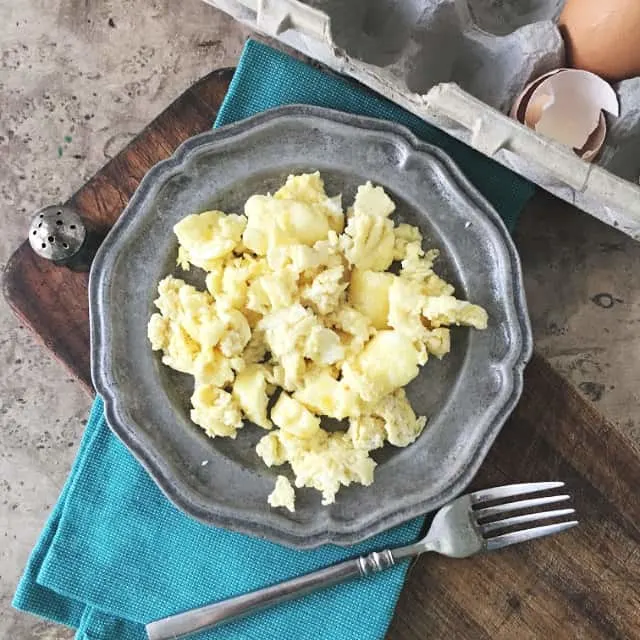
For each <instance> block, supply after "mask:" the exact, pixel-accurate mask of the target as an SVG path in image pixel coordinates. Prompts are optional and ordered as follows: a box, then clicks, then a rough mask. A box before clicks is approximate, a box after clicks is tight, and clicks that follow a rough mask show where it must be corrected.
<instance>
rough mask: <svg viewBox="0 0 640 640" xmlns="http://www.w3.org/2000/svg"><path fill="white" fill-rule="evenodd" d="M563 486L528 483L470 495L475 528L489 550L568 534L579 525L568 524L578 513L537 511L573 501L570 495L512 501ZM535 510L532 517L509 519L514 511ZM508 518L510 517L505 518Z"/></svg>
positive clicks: (573, 521) (572, 522)
mask: <svg viewBox="0 0 640 640" xmlns="http://www.w3.org/2000/svg"><path fill="white" fill-rule="evenodd" d="M563 486H564V482H528V483H522V484H511V485H506V486H503V487H496V488H494V489H486V490H483V491H476V492H475V493H472V494H470V498H471V504H472V505H473V515H474V518H475V522H476V525H477V526H478V529H479V530H480V533H481V534H482V537H483V538H484V539H485V542H486V548H487V550H493V549H501V548H502V547H506V546H509V545H511V544H516V543H518V542H525V541H527V540H533V539H534V538H541V537H543V536H548V535H551V534H553V533H559V532H560V531H565V530H566V529H570V528H571V527H575V525H577V524H578V521H577V520H568V519H567V517H568V516H570V515H572V514H574V513H575V509H572V508H566V509H550V510H547V511H544V510H539V509H538V507H544V506H545V505H551V504H554V503H557V502H565V501H566V500H570V499H571V496H569V495H568V494H566V493H564V494H557V493H556V494H551V495H546V496H541V497H537V498H525V499H519V500H510V498H514V497H518V496H526V495H528V494H533V493H540V492H542V491H547V492H548V491H551V490H554V489H559V488H561V487H563ZM499 500H503V501H504V502H502V503H500V504H492V505H491V506H483V505H486V504H487V503H493V502H496V501H499ZM532 509H536V510H535V511H533V512H531V513H524V514H521V515H507V514H511V512H514V511H525V510H532ZM505 515H507V517H503V516H505ZM550 519H556V520H561V521H559V522H555V523H553V524H541V525H540V526H536V527H530V528H526V529H522V528H520V525H523V524H529V523H535V522H540V521H544V520H550ZM512 528H517V530H515V531H511V532H509V533H503V534H501V535H492V534H494V532H497V531H501V530H505V529H512Z"/></svg>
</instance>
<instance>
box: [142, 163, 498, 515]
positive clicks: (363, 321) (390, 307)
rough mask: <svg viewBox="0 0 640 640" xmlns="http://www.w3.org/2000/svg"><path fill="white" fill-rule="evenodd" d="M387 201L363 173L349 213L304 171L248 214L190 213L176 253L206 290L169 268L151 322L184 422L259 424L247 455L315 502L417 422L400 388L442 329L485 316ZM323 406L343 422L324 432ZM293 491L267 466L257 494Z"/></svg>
mask: <svg viewBox="0 0 640 640" xmlns="http://www.w3.org/2000/svg"><path fill="white" fill-rule="evenodd" d="M394 210H395V204H394V203H393V201H392V200H391V198H390V197H389V196H388V195H387V194H386V193H385V191H384V190H383V189H382V188H381V187H379V186H374V185H372V184H371V183H370V182H367V183H366V184H364V185H362V186H360V187H359V188H358V191H357V195H356V197H355V200H354V202H353V205H352V207H350V208H348V209H347V211H346V214H345V212H344V211H343V208H342V203H341V197H340V196H334V197H329V196H327V194H326V193H325V188H324V183H323V180H322V178H321V177H320V174H319V173H313V174H303V175H296V176H293V175H292V176H289V178H288V179H287V181H286V183H285V184H284V186H282V187H281V188H280V189H279V190H278V191H277V192H276V193H274V194H273V195H271V194H267V195H253V196H251V197H250V198H249V199H248V200H247V202H246V204H245V206H244V215H238V214H235V213H223V212H222V211H205V212H204V213H200V214H193V215H189V216H187V217H186V218H184V219H183V220H181V221H180V222H178V224H176V226H175V228H174V231H175V234H176V236H177V238H178V243H179V250H178V265H179V267H181V268H182V269H183V270H189V269H190V268H191V266H194V267H198V268H200V269H203V270H204V271H205V272H206V289H207V290H206V291H200V290H198V289H196V288H195V287H193V286H191V285H189V284H186V283H185V282H184V281H183V280H181V279H179V278H176V277H174V276H171V275H169V276H167V277H166V278H164V279H163V280H162V281H161V282H160V284H159V286H158V298H157V300H156V301H155V306H156V307H157V309H158V313H154V314H153V315H152V316H151V319H150V320H149V326H148V336H149V340H150V342H151V346H152V348H153V349H154V350H158V351H161V352H162V362H163V363H164V364H165V365H167V366H168V367H171V368H173V369H175V370H177V371H181V372H184V373H187V374H190V375H192V376H193V378H194V392H193V396H192V398H191V404H192V409H191V419H192V420H193V422H195V423H196V424H197V425H199V426H200V427H201V428H202V429H203V430H204V431H205V433H206V434H207V435H208V436H210V437H212V438H214V437H228V438H235V437H236V435H237V433H238V431H239V430H240V429H242V428H243V426H244V425H245V424H246V422H247V421H249V422H252V423H254V424H255V425H258V426H259V427H261V428H263V429H265V430H267V431H268V433H266V434H265V435H264V436H263V438H262V439H261V440H260V442H259V443H258V445H257V447H256V451H257V454H258V455H259V456H260V457H261V458H262V460H263V461H264V463H265V464H266V465H267V466H269V467H272V466H281V465H284V464H289V465H290V467H291V470H292V472H293V477H294V478H295V486H296V487H298V488H300V487H313V488H314V489H316V490H318V491H319V492H320V493H321V494H322V504H325V505H327V504H330V503H332V502H334V501H335V496H336V494H337V492H338V490H339V489H340V487H341V486H347V485H349V484H351V483H352V482H356V483H360V484H363V485H370V484H371V483H372V482H373V477H374V469H375V467H376V462H375V461H374V460H373V458H372V457H371V455H370V453H371V452H372V451H374V450H376V449H379V448H380V447H382V446H384V445H385V443H387V442H388V443H389V444H391V445H393V446H396V447H406V446H408V445H410V444H411V443H412V442H414V441H415V439H416V438H417V437H418V436H419V435H420V433H421V432H422V430H423V429H424V427H425V423H426V418H425V417H418V416H416V414H415V413H414V411H413V409H412V408H411V405H410V404H409V401H408V400H407V396H406V394H405V392H404V386H405V385H406V384H407V383H409V382H410V381H411V380H413V379H414V378H415V377H416V376H417V375H418V371H419V368H420V366H422V365H424V364H425V363H426V362H427V360H428V359H429V357H430V356H434V357H436V358H442V357H443V356H445V355H446V354H447V353H448V352H449V350H450V333H449V328H448V327H449V326H450V325H466V326H470V327H474V328H475V329H485V328H486V326H487V313H486V312H485V310H484V309H482V308H481V307H479V306H477V305H474V304H471V303H470V302H466V301H463V300H458V299H457V298H456V297H454V289H453V287H452V286H451V285H450V284H448V283H447V282H445V281H444V280H443V279H442V278H440V277H439V276H438V275H437V274H436V273H435V272H434V270H433V265H434V261H435V260H436V258H437V257H438V251H437V250H430V251H427V252H425V251H424V250H423V248H422V236H421V234H420V231H419V229H418V228H417V227H413V226H410V225H407V224H400V225H396V224H395V223H394V221H393V220H392V219H391V217H390V215H391V214H392V213H393V211H394ZM393 263H399V270H396V271H397V273H391V272H389V271H388V269H389V267H390V266H391V265H392V264H393ZM322 416H328V417H330V418H335V419H337V420H346V421H347V423H348V428H345V429H344V430H342V431H332V432H330V431H328V430H326V429H323V427H322V422H321V417H322ZM294 499H295V493H294V488H293V487H292V486H291V484H290V483H289V480H287V478H286V477H285V476H283V475H280V476H278V479H277V482H276V485H275V489H274V491H273V493H272V494H271V495H270V496H269V497H268V501H269V504H271V505H272V506H274V507H286V508H287V509H289V510H291V511H293V510H294V504H295V502H294Z"/></svg>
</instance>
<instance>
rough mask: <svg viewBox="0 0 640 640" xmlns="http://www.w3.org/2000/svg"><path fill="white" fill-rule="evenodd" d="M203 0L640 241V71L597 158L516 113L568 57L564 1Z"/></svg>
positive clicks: (627, 84)
mask: <svg viewBox="0 0 640 640" xmlns="http://www.w3.org/2000/svg"><path fill="white" fill-rule="evenodd" d="M205 1H206V2H208V3H209V4H212V5H214V6H216V7H218V8H219V9H222V10H223V11H225V12H227V13H229V14H230V15H232V16H233V17H234V18H235V19H236V20H238V21H240V22H242V23H243V24H246V25H249V26H251V27H252V28H254V29H255V30H257V31H259V32H262V33H263V34H265V35H267V36H271V37H274V38H277V39H278V40H280V41H281V42H282V43H284V44H286V45H288V46H290V47H293V48H294V49H297V50H298V51H300V52H301V53H303V54H305V55H307V56H308V57H310V58H313V59H315V60H318V61H319V62H322V63H323V64H325V65H327V66H328V67H330V68H332V69H334V70H336V71H338V72H340V73H343V74H346V75H349V76H352V77H353V78H356V79H357V80H359V81H360V82H362V83H363V84H365V85H367V86H368V87H370V88H371V89H373V90H375V91H377V92H378V93H380V94H382V95H384V96H386V97H387V98H389V99H391V100H392V101H394V102H396V103H397V104H399V105H401V106H402V107H404V108H405V109H407V110H408V111H410V112H412V113H414V114H415V115H417V116H419V117H420V118H422V119H424V120H426V121H427V122H429V123H431V124H434V125H436V126H438V127H439V128H441V129H443V130H444V131H446V132H447V133H449V134H450V135H452V136H453V137H455V138H457V139H459V140H461V141H462V142H464V143H466V144H468V145H470V146H471V147H473V148H474V149H477V150H478V151H480V152H482V153H484V154H485V155H487V156H489V157H491V158H493V159H494V160H496V161H498V162H500V163H501V164H503V165H505V166H507V167H509V168H510V169H512V170H513V171H515V172H517V173H519V174H521V175H523V176H525V177H526V178H528V179H529V180H531V181H532V182H535V183H536V184H538V185H539V186H540V187H542V188H543V189H546V190H547V191H550V192H551V193H553V194H555V195H556V196H558V197H560V198H562V199H563V200H566V201H567V202H569V203H571V204H573V205H575V206H577V207H578V208H580V209H582V210H583V211H586V212H588V213H590V214H591V215H593V216H594V217H596V218H598V219H600V220H602V221H603V222H605V223H606V224H609V225H611V226H613V227H616V228H618V229H620V230H621V231H623V232H625V233H627V234H628V235H630V236H631V237H633V238H635V239H640V186H639V185H638V178H639V176H640V107H638V105H640V78H634V79H631V80H626V81H624V82H621V83H620V84H619V85H617V86H616V87H615V89H616V91H617V93H618V97H619V101H620V116H619V117H618V118H614V119H609V120H608V123H609V131H608V135H607V139H606V142H605V146H604V148H603V150H602V152H601V154H600V156H599V159H598V160H597V162H596V163H595V164H589V163H587V162H585V161H583V160H581V159H580V158H578V156H577V155H576V154H575V153H574V152H573V151H572V150H571V149H568V148H567V147H564V146H562V145H561V144H559V143H556V142H554V141H552V140H550V139H547V138H544V137H542V136H541V135H539V134H537V133H536V132H535V131H533V130H531V129H528V128H527V127H525V126H524V125H521V124H519V123H518V122H516V121H515V120H513V119H512V118H510V117H509V116H508V115H507V114H508V111H509V108H510V106H511V104H512V102H513V101H514V99H515V98H516V96H517V94H518V93H519V91H520V90H521V89H522V88H524V86H525V85H526V84H527V82H528V81H529V80H531V79H534V78H535V77H537V76H539V75H541V74H542V73H545V72H546V71H549V70H551V69H554V68H557V67H560V66H562V65H563V62H564V48H563V42H562V37H561V35H560V32H559V30H558V28H557V26H556V19H557V17H558V15H559V13H560V11H561V10H562V6H563V5H564V0H306V1H302V0H205Z"/></svg>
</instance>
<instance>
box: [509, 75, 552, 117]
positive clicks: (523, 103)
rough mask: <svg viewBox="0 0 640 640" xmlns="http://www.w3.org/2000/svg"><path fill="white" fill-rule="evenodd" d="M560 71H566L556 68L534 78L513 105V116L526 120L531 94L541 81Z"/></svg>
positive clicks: (511, 114)
mask: <svg viewBox="0 0 640 640" xmlns="http://www.w3.org/2000/svg"><path fill="white" fill-rule="evenodd" d="M560 71H564V69H554V70H553V71H548V72H547V73H543V74H542V75H541V76H540V77H539V78H536V79H535V80H532V81H531V82H530V83H529V84H528V85H527V86H526V87H525V88H524V89H523V90H522V91H521V92H520V95H519V96H518V97H517V98H516V100H515V102H514V103H513V106H512V107H511V111H510V112H509V115H510V116H511V117H512V118H515V119H516V120H517V121H518V122H524V114H525V111H526V109H527V103H528V102H529V98H530V97H531V94H532V93H533V92H534V91H535V90H536V89H537V88H538V85H539V84H540V83H542V82H544V81H545V80H546V79H547V78H549V77H550V76H553V75H555V74H556V73H559V72H560Z"/></svg>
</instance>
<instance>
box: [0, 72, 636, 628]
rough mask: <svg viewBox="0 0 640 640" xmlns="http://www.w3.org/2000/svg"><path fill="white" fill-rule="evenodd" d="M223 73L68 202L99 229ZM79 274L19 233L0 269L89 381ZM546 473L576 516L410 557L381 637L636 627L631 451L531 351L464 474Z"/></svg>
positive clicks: (191, 127)
mask: <svg viewBox="0 0 640 640" xmlns="http://www.w3.org/2000/svg"><path fill="white" fill-rule="evenodd" d="M232 75H233V70H232V69H221V70H218V71H214V72H213V73H211V74H210V75H209V76H207V77H206V78H204V79H203V80H201V81H200V82H199V83H197V84H196V85H195V86H193V87H192V88H191V89H189V90H188V91H187V92H186V93H185V94H183V95H182V96H181V97H180V98H178V100H176V101H175V102H174V103H173V104H172V105H171V106H170V107H169V108H168V109H167V110H166V111H165V112H164V113H162V114H161V115H160V116H159V117H158V118H156V120H154V121H153V122H152V123H151V124H150V125H149V126H148V127H147V128H146V129H145V130H144V131H143V132H142V133H141V134H140V135H139V136H138V137H137V138H136V139H135V140H134V141H133V142H132V143H131V144H130V145H129V146H128V147H127V148H126V149H124V150H123V151H122V152H121V153H120V154H118V156H117V157H115V158H114V159H113V160H111V161H110V162H109V163H108V164H107V165H106V166H105V167H104V168H103V169H102V170H101V171H100V172H99V173H98V174H97V175H96V176H95V177H93V178H92V179H91V180H90V181H89V182H88V183H87V184H86V185H85V186H84V187H82V189H80V190H79V191H78V192H77V193H76V194H75V195H74V196H73V197H72V198H71V199H70V201H69V204H70V205H71V206H73V207H75V208H76V209H77V210H78V212H79V213H80V214H81V215H82V216H83V217H85V219H86V220H87V221H90V222H91V224H92V225H93V226H95V227H97V228H98V229H102V230H104V231H106V230H107V229H108V228H109V227H110V226H111V225H112V224H113V223H114V221H115V220H116V219H117V217H118V216H119V215H120V213H121V212H122V210H123V209H124V207H125V205H126V204H127V201H128V200H129V198H130V197H131V195H132V193H133V192H134V190H135V189H136V187H137V185H138V183H139V182H140V180H141V178H142V177H143V176H144V174H145V173H146V172H147V171H148V169H150V168H151V167H152V166H153V165H154V164H155V163H156V162H158V161H159V160H162V159H163V158H166V157H167V156H169V155H170V154H171V153H172V151H173V150H174V149H175V148H176V147H177V146H178V145H179V144H180V143H181V142H182V141H183V140H185V139H186V138H188V137H190V136H192V135H194V134H196V133H200V132H201V131H204V130H206V129H208V128H210V127H211V124H212V122H213V121H214V119H215V116H216V113H217V111H218V108H219V106H220V104H221V102H222V100H223V98H224V95H225V93H226V91H227V87H228V85H229V81H230V79H231V77H232ZM87 282H88V276H87V274H86V273H75V272H73V271H70V270H69V269H67V268H64V267H57V266H55V265H53V264H52V263H50V262H47V261H45V260H42V259H40V258H38V257H37V256H36V255H35V254H34V253H33V251H32V250H31V248H30V247H29V245H28V243H26V242H25V244H24V245H22V246H21V247H20V248H19V249H18V250H17V251H16V253H15V254H14V255H13V257H12V258H11V260H10V262H9V264H8V265H7V268H6V272H5V274H4V288H5V295H6V296H7V298H8V301H9V303H10V304H11V306H12V307H13V309H14V310H15V311H16V313H17V314H18V315H19V316H20V317H21V318H22V319H23V321H24V322H25V323H26V324H27V325H29V326H30V327H31V328H32V329H33V330H34V331H35V332H36V333H37V334H38V335H39V336H40V337H41V338H42V340H43V341H44V343H45V345H46V346H47V347H48V348H49V349H51V350H52V351H53V352H54V353H55V355H56V356H57V357H58V358H60V359H61V360H62V361H63V362H64V363H65V364H66V365H67V367H69V368H70V369H71V371H72V372H73V374H74V375H75V376H76V377H77V378H79V379H80V380H81V381H82V382H83V383H84V384H85V385H86V386H87V388H88V389H91V380H90V374H89V315H88V303H87ZM556 479H561V480H564V481H566V482H567V485H568V489H569V491H570V492H571V493H572V494H573V495H574V496H575V501H574V502H575V506H576V508H577V510H578V515H579V519H580V521H581V525H580V526H579V527H577V528H575V529H572V530H571V531H569V532H567V533H564V534H561V535H559V536H556V537H552V538H547V539H544V540H540V541H536V542H533V543H529V544H526V545H521V546H518V547H513V548H511V549H507V550H505V551H501V552H497V553H494V554H488V555H485V556H482V557H476V558H471V559H467V560H449V559H446V558H441V557H438V556H425V557H423V558H421V559H420V560H419V561H418V562H417V563H415V564H414V566H413V567H412V569H411V571H410V573H409V577H408V580H407V584H406V587H405V589H404V591H403V594H402V597H401V598H400V602H399V605H398V609H397V612H396V615H395V617H394V619H393V622H392V623H391V627H390V629H389V633H388V636H387V637H388V638H389V640H410V639H415V640H418V639H420V640H427V639H429V640H438V639H440V638H442V639H445V638H446V639H447V640H467V639H468V640H482V639H483V638H487V639H488V638H492V639H498V640H499V639H504V640H511V639H512V638H517V639H518V640H525V639H527V638H542V639H544V640H556V639H557V640H565V639H570V638H581V639H592V638H593V639H596V638H598V639H600V638H602V639H606V640H614V639H618V638H619V639H620V640H623V639H624V640H627V639H630V638H640V552H639V550H638V543H639V542H640V502H639V501H638V499H637V496H636V495H635V491H636V490H637V489H638V488H640V455H639V452H637V451H636V450H635V449H634V448H633V447H632V446H631V445H630V444H629V443H628V442H627V441H625V439H624V438H623V437H622V436H621V435H620V434H619V433H618V432H617V431H616V430H615V429H614V428H613V427H612V426H611V425H609V424H608V423H607V422H606V420H604V419H603V417H602V416H600V415H599V414H598V413H597V412H596V411H595V409H594V408H593V407H592V406H590V405H588V404H587V403H586V402H585V401H584V400H582V399H581V398H580V397H579V396H578V395H577V394H576V393H575V392H574V390H573V389H572V388H571V387H570V385H569V384H568V383H566V382H565V381H564V380H563V379H562V378H561V377H560V376H559V375H558V374H556V373H555V372H554V371H553V370H552V368H551V367H550V365H549V364H548V363H547V362H546V361H545V360H544V359H543V358H542V357H541V356H539V355H535V356H534V358H533V360H532V362H531V364H530V365H529V367H528V368H527V372H526V380H525V388H524V394H523V397H522V400H521V401H520V404H519V406H518V408H517V410H516V411H515V413H514V415H513V416H512V418H511V419H510V420H509V422H508V423H507V425H505V427H504V429H503V431H502V433H501V434H500V436H499V437H498V440H497V442H496V444H495V446H494V447H493V449H492V450H491V452H490V454H489V456H488V458H487V460H486V462H485V464H484V465H483V467H482V469H481V471H480V472H479V473H478V476H477V477H476V479H475V480H474V483H473V485H474V486H475V487H487V486H491V485H496V484H504V483H508V482H521V481H527V480H531V481H534V480H556ZM366 606H375V603H373V605H372V603H367V605H366ZM354 615H362V616H365V615H366V610H360V611H358V612H357V613H354ZM336 638H337V639H338V638H339V630H336Z"/></svg>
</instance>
